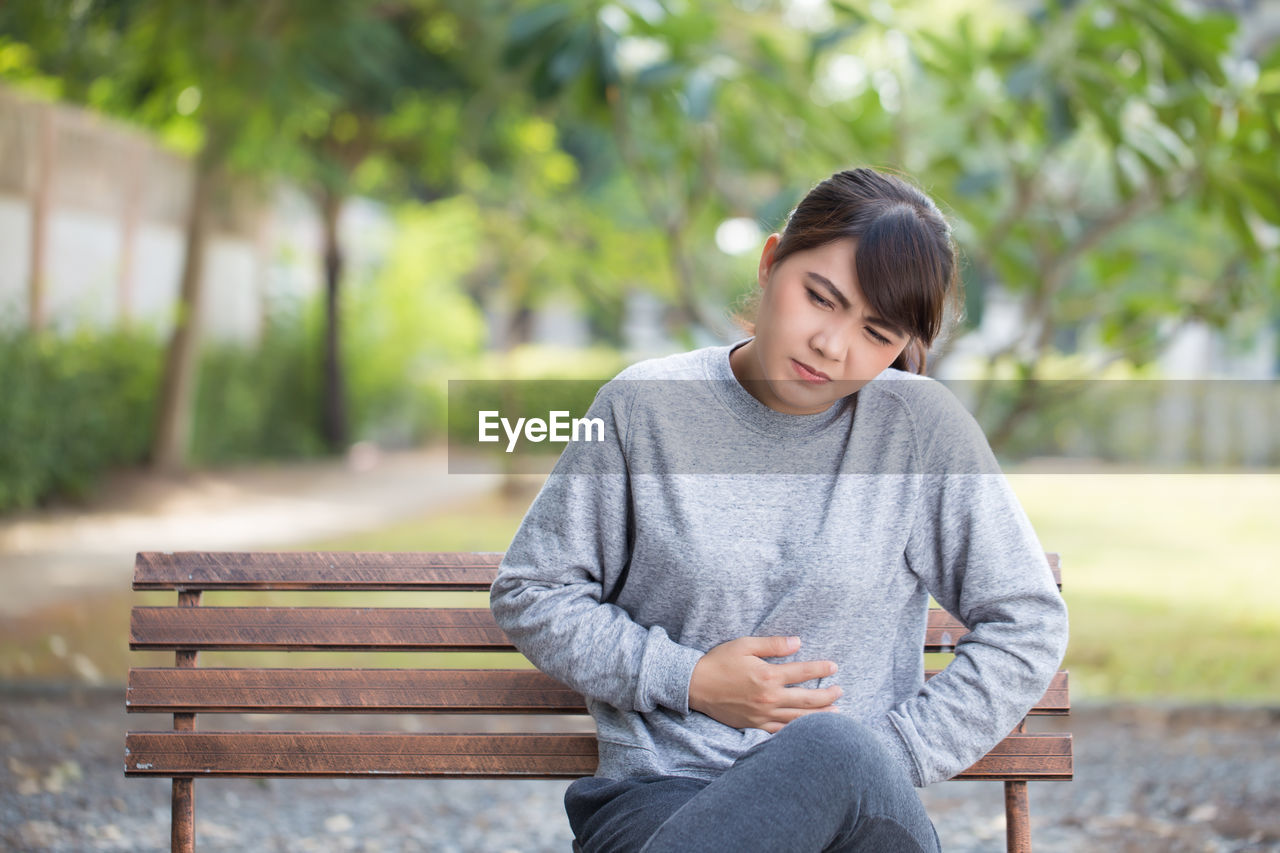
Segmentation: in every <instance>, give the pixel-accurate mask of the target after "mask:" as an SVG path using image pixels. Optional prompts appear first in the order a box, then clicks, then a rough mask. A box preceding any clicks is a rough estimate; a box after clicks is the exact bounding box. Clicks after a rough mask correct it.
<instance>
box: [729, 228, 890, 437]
mask: <svg viewBox="0 0 1280 853" xmlns="http://www.w3.org/2000/svg"><path fill="white" fill-rule="evenodd" d="M778 241H779V235H778V234H773V235H771V236H770V237H769V239H768V241H767V242H766V243H765V246H764V251H763V252H762V253H761V255H760V269H759V272H758V275H757V278H758V281H759V284H760V287H761V288H762V289H763V290H764V293H763V294H762V295H761V299H760V311H759V314H758V315H757V317H756V333H755V337H754V338H753V339H752V340H751V341H749V342H747V343H746V344H744V345H743V346H741V347H739V348H738V349H737V350H735V351H734V352H733V354H732V356H731V358H730V364H731V365H732V366H733V372H734V375H735V376H737V378H738V381H740V382H742V384H743V387H745V388H746V389H747V390H748V391H749V392H750V393H751V394H752V396H754V397H755V398H756V399H757V400H759V401H760V402H762V403H764V404H765V405H766V406H768V407H769V408H771V409H774V410H776V411H779V412H784V413H786V414H790V415H810V414H817V413H818V412H822V411H825V410H826V409H827V408H829V407H830V406H831V404H832V403H834V402H836V401H837V400H839V399H840V398H841V397H845V396H847V395H849V394H852V393H854V392H855V391H857V390H858V389H859V388H861V387H862V386H863V385H865V384H867V383H868V382H869V381H871V380H872V379H873V378H875V376H876V375H877V374H879V373H880V372H881V371H882V370H884V369H885V368H886V367H888V366H889V365H891V364H893V362H894V360H895V359H896V358H897V357H898V355H899V354H901V352H902V350H903V349H904V348H905V347H906V345H907V344H908V343H909V342H910V340H911V338H910V336H908V335H906V334H904V333H903V332H901V331H897V330H895V329H893V328H892V327H891V326H889V325H887V324H886V322H885V321H884V320H881V319H880V318H877V317H875V316H872V314H871V311H870V309H869V308H868V307H867V306H866V304H865V302H864V300H863V297H862V291H861V290H860V289H859V287H858V282H857V276H856V273H855V272H854V265H853V253H854V248H855V242H854V240H853V238H843V239H840V240H835V241H833V242H830V243H827V244H825V245H823V246H819V247H817V248H815V249H807V250H805V251H803V252H796V253H795V254H792V255H790V256H789V257H787V258H786V259H784V260H783V261H782V262H781V263H780V264H777V265H775V264H774V263H773V254H774V251H775V250H776V249H777V246H778Z"/></svg>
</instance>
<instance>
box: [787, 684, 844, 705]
mask: <svg viewBox="0 0 1280 853" xmlns="http://www.w3.org/2000/svg"><path fill="white" fill-rule="evenodd" d="M843 695H844V690H842V689H841V688H840V687H839V686H832V687H822V688H812V687H787V688H785V689H783V690H782V691H781V694H780V695H779V697H778V707H779V708H825V707H827V706H828V705H834V704H835V701H836V700H837V699H839V698H840V697H841V696H843Z"/></svg>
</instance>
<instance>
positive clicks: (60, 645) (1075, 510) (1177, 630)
mask: <svg viewBox="0 0 1280 853" xmlns="http://www.w3.org/2000/svg"><path fill="white" fill-rule="evenodd" d="M1010 482H1011V483H1012V484H1013V487H1014V489H1015V491H1016V492H1017V493H1018V495H1019V497H1020V498H1021V500H1022V502H1023V505H1024V506H1025V507H1026V510H1027V513H1028V515H1029V516H1030V517H1031V520H1032V522H1033V523H1034V525H1035V527H1036V530H1037V532H1038V533H1039V535H1040V539H1041V542H1042V543H1043V544H1044V546H1045V548H1046V549H1047V550H1050V551H1058V552H1060V553H1061V554H1062V557H1063V595H1064V597H1065V598H1066V601H1067V605H1068V607H1069V609H1070V613H1071V644H1070V648H1069V650H1068V652H1067V658H1066V662H1065V664H1064V666H1065V667H1066V668H1067V669H1069V670H1070V671H1071V678H1072V698H1073V699H1074V700H1076V701H1080V700H1095V701H1097V700H1109V699H1153V698H1161V699H1169V700H1181V701H1196V702H1204V701H1223V702H1243V703H1260V702H1266V703H1271V704H1275V703H1276V702H1277V701H1278V700H1280V667H1278V666H1277V653H1276V650H1277V649H1280V575H1278V574H1277V572H1276V565H1275V563H1276V561H1275V557H1274V554H1275V544H1276V535H1275V533H1274V529H1275V523H1274V519H1275V515H1276V511H1275V507H1277V506H1280V474H1240V475H1214V474H1188V475H1165V474H1161V475H1143V474H1129V473H1114V472H1108V473H1098V474H1043V473H1018V472H1017V470H1016V469H1015V470H1013V471H1012V472H1011V476H1010ZM529 499H530V496H526V497H524V498H522V499H519V500H504V499H502V498H499V497H497V496H492V497H487V498H483V499H479V500H475V501H471V502H468V503H466V504H460V505H458V506H456V507H453V508H451V509H449V510H447V511H443V512H439V513H435V514H433V515H431V516H429V517H426V518H423V519H420V520H415V521H412V522H407V523H402V524H397V525H395V526H392V527H389V528H385V529H382V530H378V531H374V532H371V533H366V534H361V535H359V536H350V537H344V538H341V539H333V540H325V541H318V542H313V543H309V544H308V545H307V546H304V548H303V550H306V549H320V550H376V551H419V550H422V551H430V550H439V551H455V550H474V551H490V550H492V551H500V550H502V549H504V548H505V547H506V545H507V544H508V542H509V541H510V539H511V536H512V534H513V533H514V532H515V530H516V527H517V526H518V525H519V523H520V518H521V516H522V514H523V511H524V509H525V507H526V506H527V505H528V501H529ZM248 596H249V594H246V593H236V592H224V593H209V594H206V596H205V603H207V604H210V605H219V604H236V603H241V602H245V601H248V600H250V599H249V597H248ZM172 599H173V595H172V594H170V593H155V592H150V593H137V594H134V593H129V592H128V591H124V590H122V591H121V593H120V594H119V595H116V596H107V597H101V598H97V599H94V600H93V601H91V602H76V603H71V604H67V605H61V606H59V607H56V608H51V609H49V610H47V611H42V612H41V613H37V614H32V615H31V616H29V617H26V618H24V619H23V620H20V621H19V622H17V623H15V624H13V625H10V626H8V627H7V628H5V629H4V631H3V633H0V678H29V677H52V678H57V677H66V676H67V675H74V674H76V673H80V674H81V675H83V671H84V669H85V667H86V666H87V667H91V668H92V669H93V670H96V671H97V672H98V673H100V674H101V675H102V677H104V678H106V679H107V680H109V681H123V678H124V673H125V672H126V670H127V666H128V664H129V662H130V661H132V663H133V664H135V665H167V664H169V663H170V662H171V661H172V656H171V655H168V654H160V653H154V654H150V655H144V654H134V655H132V657H130V654H129V652H128V650H127V648H126V647H125V646H126V644H125V640H124V638H125V637H126V635H127V626H128V608H129V606H130V605H131V604H170V603H172ZM252 600H254V601H256V602H259V603H261V602H262V598H261V597H260V596H259V597H256V598H253V599H252ZM271 600H272V602H273V603H276V604H281V605H287V604H311V605H320V604H324V605H339V604H341V605H357V606H360V605H372V604H381V605H384V606H385V605H386V604H387V602H386V600H385V599H379V597H378V595H377V594H370V593H359V592H355V593H334V594H326V595H316V594H312V595H309V596H308V595H299V594H297V593H275V594H273V596H272V599H271ZM428 602H430V603H435V604H439V605H442V606H444V605H458V606H469V607H484V606H487V604H488V597H487V595H485V594H483V593H467V594H439V595H435V596H432V595H431V594H403V595H402V596H399V597H397V600H396V604H397V605H400V606H414V605H421V604H423V603H428ZM55 638H56V639H55ZM467 658H470V659H467ZM240 659H242V660H243V659H244V657H243V656H241V657H240ZM252 659H253V660H254V661H255V662H258V663H262V662H264V657H263V656H262V655H261V654H256V655H255V656H253V658H252ZM349 659H350V658H349V657H347V656H343V655H338V654H328V655H321V654H310V653H300V654H294V655H288V654H284V653H282V654H280V655H278V656H277V659H276V661H275V664H276V665H281V666H286V665H289V666H296V665H308V664H309V665H320V666H341V665H344V664H345V663H346V662H347V660H349ZM949 659H950V657H949V656H944V655H937V656H930V660H929V661H928V662H927V665H928V666H930V667H942V666H945V665H946V663H947V661H948V660H949ZM235 660H237V654H236V653H219V654H210V653H205V654H202V655H201V664H202V665H210V666H215V665H227V664H230V663H232V662H234V661H235ZM517 660H518V658H517V657H516V656H513V655H501V656H500V655H476V656H466V657H464V656H459V655H429V654H420V655H416V654H392V653H388V654H386V655H384V656H382V663H383V665H386V666H409V667H413V666H440V665H455V666H475V665H493V666H511V665H513V664H514V663H516V661H517ZM446 661H447V662H446ZM482 661H483V663H482Z"/></svg>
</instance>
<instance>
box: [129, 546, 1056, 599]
mask: <svg viewBox="0 0 1280 853" xmlns="http://www.w3.org/2000/svg"><path fill="white" fill-rule="evenodd" d="M1045 556H1046V557H1047V558H1048V560H1049V567H1050V569H1051V570H1052V571H1053V579H1054V581H1055V582H1056V583H1057V584H1058V588H1059V589H1061V588H1062V571H1061V569H1060V567H1059V558H1058V555H1057V554H1056V553H1048V554H1046V555H1045ZM501 561H502V552H500V551H494V552H481V553H473V554H465V553H464V554H455V553H445V552H436V551H404V552H384V553H374V552H357V551H261V552H254V553H248V552H238V551H173V552H169V551H143V552H140V553H139V554H138V555H137V559H136V562H135V564H134V575H133V588H134V589H333V590H342V589H406V590H409V589H412V590H449V591H464V590H472V591H484V590H488V589H489V586H490V585H491V584H492V583H493V579H494V578H495V577H496V576H497V573H498V564H499V563H500V562H501Z"/></svg>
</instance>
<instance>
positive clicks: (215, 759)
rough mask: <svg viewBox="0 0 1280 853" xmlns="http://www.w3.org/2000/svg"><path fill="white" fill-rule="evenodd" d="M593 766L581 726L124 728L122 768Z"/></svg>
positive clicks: (1061, 765)
mask: <svg viewBox="0 0 1280 853" xmlns="http://www.w3.org/2000/svg"><path fill="white" fill-rule="evenodd" d="M595 769H596V740H595V737H594V736H591V735H580V734H558V735H557V734H552V735H546V734H470V735H447V734H396V733H383V732H376V733H373V732H362V733H359V734H345V733H328V732H326V733H302V732H248V733H246V732H130V733H128V734H127V735H126V736H125V775H127V776H379V777H400V778H424V777H436V778H511V777H524V778H539V779H575V778H578V777H580V776H591V775H593V774H594V773H595ZM1071 772H1072V760H1071V735H1070V734H1056V733H1054V734H1041V733H1026V734H1019V733H1014V734H1010V735H1009V736H1008V737H1006V738H1005V739H1004V740H1003V741H1001V742H1000V743H999V744H997V745H996V747H995V749H993V750H992V751H991V752H990V753H989V754H988V755H986V756H984V757H983V758H981V759H980V760H979V761H978V762H977V763H975V764H974V765H973V766H972V767H970V768H969V769H967V770H965V771H964V772H963V773H961V774H959V775H957V776H955V777H953V778H956V779H971V780H977V779H985V780H992V779H1006V780H1007V779H1025V780H1054V779H1057V780H1068V779H1070V778H1071Z"/></svg>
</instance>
